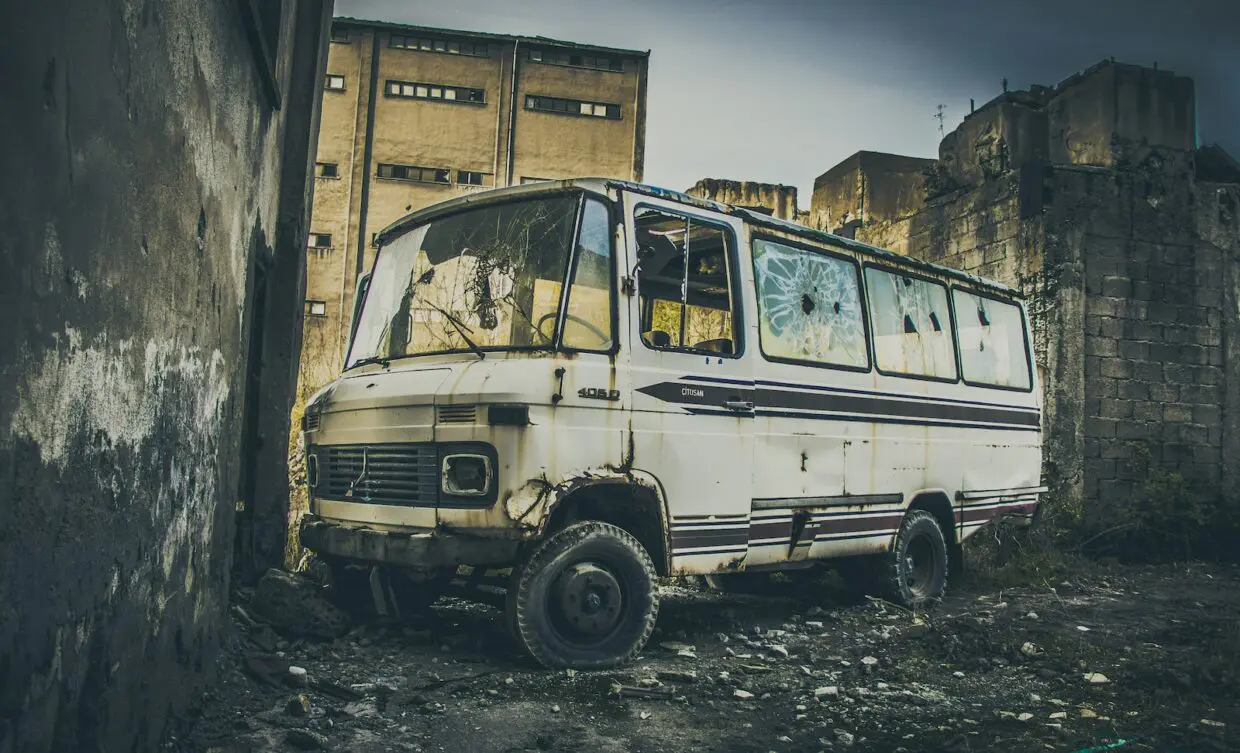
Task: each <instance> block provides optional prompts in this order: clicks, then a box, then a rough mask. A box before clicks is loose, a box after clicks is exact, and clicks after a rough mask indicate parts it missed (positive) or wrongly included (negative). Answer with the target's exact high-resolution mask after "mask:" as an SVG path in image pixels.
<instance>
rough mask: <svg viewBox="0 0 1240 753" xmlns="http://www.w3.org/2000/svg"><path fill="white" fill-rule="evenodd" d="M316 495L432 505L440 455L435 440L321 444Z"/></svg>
mask: <svg viewBox="0 0 1240 753" xmlns="http://www.w3.org/2000/svg"><path fill="white" fill-rule="evenodd" d="M315 452H316V455H317V456H318V464H319V483H318V486H317V487H315V490H314V491H315V495H316V496H319V497H324V498H328V499H339V500H344V501H346V502H367V503H370V504H376V505H404V506H409V507H420V506H429V507H433V506H434V505H435V503H436V502H437V501H438V497H439V467H438V466H439V455H438V452H437V451H436V449H435V445H433V444H368V445H320V446H319V447H318V448H316V450H315Z"/></svg>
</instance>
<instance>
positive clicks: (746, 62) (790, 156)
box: [336, 0, 1240, 209]
mask: <svg viewBox="0 0 1240 753" xmlns="http://www.w3.org/2000/svg"><path fill="white" fill-rule="evenodd" d="M336 14H337V15H347V16H353V17H356V18H367V19H378V20H384V21H397V22H402V23H411V24H421V25H426V26H443V27H448V28H454V29H467V30H473V31H488V32H494V33H501V34H517V35H530V36H534V35H540V36H545V37H554V38H558V39H567V40H571V41H575V42H583V43H589V44H598V45H604V46H608V47H623V48H628V49H639V50H647V49H648V50H651V58H650V91H649V116H648V121H647V141H646V175H645V180H646V182H648V183H653V184H656V185H660V186H664V187H667V188H675V189H684V188H687V187H688V186H690V185H692V184H693V183H695V182H696V181H697V180H698V179H699V178H703V177H714V178H733V179H745V180H757V181H763V182H768V183H788V184H793V185H796V186H797V187H798V188H799V189H800V192H801V196H800V202H799V203H800V205H801V208H803V209H804V208H808V206H809V198H810V193H811V191H812V190H813V183H814V178H815V177H816V176H818V175H819V174H820V173H823V172H825V171H826V170H827V169H829V168H830V167H832V166H833V165H835V164H836V163H837V162H839V161H840V160H842V159H844V158H845V157H847V156H848V155H850V154H852V153H853V152H856V151H858V150H861V149H869V150H874V151H885V152H896V153H899V154H908V155H912V156H918V157H933V156H936V155H937V151H938V141H939V123H938V120H937V119H936V117H935V112H936V108H937V106H938V105H940V104H942V105H943V106H944V127H945V129H946V130H947V131H951V130H952V129H953V128H954V127H955V126H956V125H957V124H958V123H959V122H960V119H961V118H962V117H963V116H964V115H965V114H966V113H967V112H968V111H969V99H970V98H973V99H975V100H976V101H977V104H978V105H981V104H982V103H983V102H985V101H987V100H989V99H991V98H992V97H994V96H995V95H996V94H998V93H999V92H1000V91H1001V89H1002V81H1003V79H1004V78H1006V79H1007V80H1008V85H1009V87H1010V88H1013V89H1017V88H1021V89H1023V88H1028V87H1029V85H1030V84H1035V83H1037V84H1048V85H1050V84H1055V83H1057V82H1058V81H1060V80H1062V79H1064V78H1066V77H1068V76H1069V75H1071V74H1072V73H1074V72H1076V71H1079V70H1081V69H1083V68H1086V67H1088V66H1090V65H1092V64H1094V63H1096V62H1098V61H1099V60H1102V59H1104V58H1108V57H1114V58H1115V59H1116V60H1117V61H1121V62H1131V63H1140V64H1144V65H1152V64H1153V63H1155V62H1157V63H1158V65H1159V67H1160V68H1165V69H1170V70H1174V71H1175V72H1176V73H1180V74H1184V75H1188V76H1191V77H1192V78H1194V79H1195V80H1196V83H1197V111H1198V131H1199V135H1200V140H1201V142H1202V143H1211V142H1218V143H1220V144H1222V145H1223V146H1224V147H1225V148H1226V149H1227V150H1228V151H1229V152H1230V153H1231V154H1232V155H1233V156H1236V157H1240V0H939V1H937V2H931V1H930V0H606V1H604V0H516V1H514V0H336Z"/></svg>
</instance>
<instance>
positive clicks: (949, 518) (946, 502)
mask: <svg viewBox="0 0 1240 753" xmlns="http://www.w3.org/2000/svg"><path fill="white" fill-rule="evenodd" d="M913 510H925V511H926V512H928V513H930V514H931V515H933V516H934V519H935V520H936V521H938V524H939V528H940V529H942V531H943V538H944V539H945V540H946V543H947V555H948V561H949V565H950V568H951V569H950V571H949V575H951V576H953V577H954V576H956V575H958V574H959V572H960V570H961V567H962V564H963V563H962V556H961V549H960V531H959V528H958V526H957V525H956V512H955V509H954V508H953V507H952V501H951V498H950V497H949V496H947V492H945V491H943V490H942V489H922V490H920V491H918V492H916V493H915V494H913V495H912V499H911V501H910V502H909V505H908V510H907V511H906V514H907V512H911V511H913Z"/></svg>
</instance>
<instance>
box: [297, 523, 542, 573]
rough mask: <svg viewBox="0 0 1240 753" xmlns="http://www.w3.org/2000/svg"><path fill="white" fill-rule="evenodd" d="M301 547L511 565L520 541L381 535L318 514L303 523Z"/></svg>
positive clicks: (407, 560)
mask: <svg viewBox="0 0 1240 753" xmlns="http://www.w3.org/2000/svg"><path fill="white" fill-rule="evenodd" d="M301 544H302V546H304V547H306V548H307V549H310V550H311V551H313V552H315V553H316V554H319V555H327V556H330V557H340V558H343V559H349V560H356V561H360V562H373V563H375V564H388V565H407V566H411V567H446V566H455V565H506V564H508V563H511V562H512V561H513V560H514V559H515V558H516V554H517V547H518V546H520V542H519V541H516V540H511V539H492V538H483V537H480V536H469V535H464V534H455V533H448V532H445V531H439V530H435V531H422V532H416V533H405V532H401V531H376V530H374V529H373V528H366V527H364V526H349V525H344V524H341V523H332V522H328V521H326V520H323V519H322V518H319V517H318V516H317V515H309V514H308V515H305V516H303V517H302V519H301Z"/></svg>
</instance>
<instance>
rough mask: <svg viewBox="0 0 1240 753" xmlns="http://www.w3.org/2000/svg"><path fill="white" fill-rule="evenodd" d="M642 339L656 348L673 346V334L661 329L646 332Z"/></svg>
mask: <svg viewBox="0 0 1240 753" xmlns="http://www.w3.org/2000/svg"><path fill="white" fill-rule="evenodd" d="M642 339H644V340H645V341H646V342H648V343H650V344H651V345H653V346H654V347H656V348H670V347H672V336H671V335H669V334H667V333H666V332H664V331H663V330H661V329H652V330H650V331H649V332H647V333H646V334H644V335H642Z"/></svg>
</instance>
